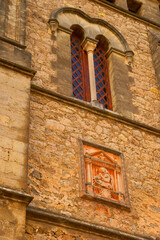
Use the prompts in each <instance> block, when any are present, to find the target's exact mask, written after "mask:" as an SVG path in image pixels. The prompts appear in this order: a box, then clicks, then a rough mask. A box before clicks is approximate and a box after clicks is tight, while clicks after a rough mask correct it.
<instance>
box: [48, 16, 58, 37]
mask: <svg viewBox="0 0 160 240" xmlns="http://www.w3.org/2000/svg"><path fill="white" fill-rule="evenodd" d="M48 23H49V26H50V29H51V32H52V34H54V33H55V32H56V31H57V29H58V26H59V23H58V21H57V20H56V19H51V20H49V22H48Z"/></svg>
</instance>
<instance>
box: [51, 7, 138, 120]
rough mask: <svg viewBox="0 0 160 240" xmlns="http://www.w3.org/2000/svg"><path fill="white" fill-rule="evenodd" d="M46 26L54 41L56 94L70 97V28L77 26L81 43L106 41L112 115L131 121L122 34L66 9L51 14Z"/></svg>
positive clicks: (127, 57)
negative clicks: (55, 47) (81, 38)
mask: <svg viewBox="0 0 160 240" xmlns="http://www.w3.org/2000/svg"><path fill="white" fill-rule="evenodd" d="M49 24H50V28H51V32H52V36H53V38H54V39H56V41H57V49H56V50H57V64H56V69H57V91H58V92H59V93H60V94H64V95H67V96H69V97H72V94H73V92H72V70H71V54H70V36H71V34H72V31H73V30H72V26H73V25H78V26H80V27H81V28H82V29H83V31H84V41H85V40H86V39H92V40H93V41H95V40H96V38H97V36H99V35H102V36H104V37H105V38H106V39H107V41H108V51H107V54H106V57H107V62H108V70H109V79H110V88H111V97H112V107H113V111H114V112H117V113H119V114H121V115H123V116H126V117H128V118H132V113H133V112H134V111H136V110H135V107H134V106H133V105H132V94H131V92H130V87H129V78H128V71H129V70H130V69H131V66H132V61H133V55H134V54H133V52H132V51H131V50H130V48H129V46H128V43H127V41H126V40H125V39H124V37H123V36H122V34H121V33H120V32H119V31H117V29H116V28H114V27H113V26H112V25H110V24H109V23H108V22H106V21H104V20H102V19H97V18H91V17H90V16H88V15H87V14H85V13H84V12H82V11H81V10H79V9H75V8H70V7H65V8H61V9H58V10H57V11H55V12H53V13H51V15H50V19H49ZM62 49H63V50H62ZM60 50H62V51H60ZM97 107H100V106H97Z"/></svg>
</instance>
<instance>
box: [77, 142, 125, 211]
mask: <svg viewBox="0 0 160 240" xmlns="http://www.w3.org/2000/svg"><path fill="white" fill-rule="evenodd" d="M81 166H82V195H83V196H85V197H87V196H88V197H89V198H93V199H96V200H100V201H103V202H104V201H105V202H108V203H110V204H114V205H121V206H124V207H127V208H129V198H128V191H127V182H126V175H125V169H124V160H123V154H122V153H120V152H117V151H114V150H112V149H109V148H105V147H102V146H99V145H94V144H91V143H88V142H85V141H82V162H81Z"/></svg>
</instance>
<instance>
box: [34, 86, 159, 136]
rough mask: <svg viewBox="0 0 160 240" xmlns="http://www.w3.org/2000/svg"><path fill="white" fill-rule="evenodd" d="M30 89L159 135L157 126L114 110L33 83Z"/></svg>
mask: <svg viewBox="0 0 160 240" xmlns="http://www.w3.org/2000/svg"><path fill="white" fill-rule="evenodd" d="M31 91H32V92H36V93H38V94H40V95H44V96H46V97H50V98H52V99H57V100H58V101H61V102H64V103H67V104H70V105H72V106H76V107H78V108H82V109H85V110H87V111H90V112H92V113H94V114H97V115H98V116H102V117H105V118H109V119H113V120H116V121H118V122H120V123H123V124H125V125H128V126H132V127H134V128H137V129H141V130H143V131H146V132H149V133H152V134H154V135H157V136H160V129H157V128H154V127H151V126H148V125H146V124H143V123H140V122H137V121H134V120H131V119H129V118H126V117H124V116H121V115H120V114H118V113H116V112H113V111H110V110H108V109H101V108H98V107H95V106H93V105H92V104H91V103H89V102H84V101H82V100H79V99H76V98H72V97H68V96H64V95H62V94H59V93H55V92H53V91H51V90H48V89H45V88H42V87H39V86H37V85H34V84H31Z"/></svg>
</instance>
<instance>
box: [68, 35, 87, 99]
mask: <svg viewBox="0 0 160 240" xmlns="http://www.w3.org/2000/svg"><path fill="white" fill-rule="evenodd" d="M71 61H72V86H73V97H75V98H78V99H81V100H84V101H87V102H89V101H90V85H89V75H88V58H87V53H86V52H84V51H83V49H82V47H81V40H80V38H79V37H78V36H77V35H76V34H75V33H73V34H72V36H71Z"/></svg>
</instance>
